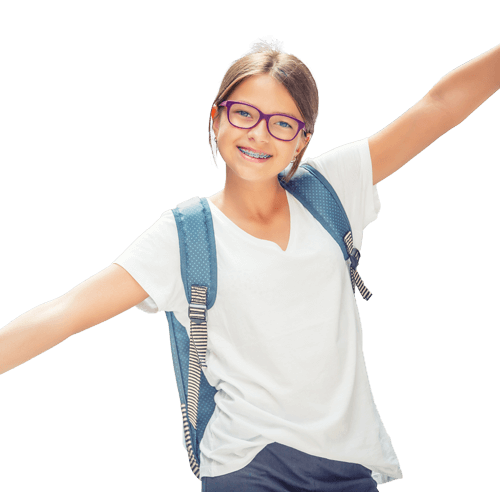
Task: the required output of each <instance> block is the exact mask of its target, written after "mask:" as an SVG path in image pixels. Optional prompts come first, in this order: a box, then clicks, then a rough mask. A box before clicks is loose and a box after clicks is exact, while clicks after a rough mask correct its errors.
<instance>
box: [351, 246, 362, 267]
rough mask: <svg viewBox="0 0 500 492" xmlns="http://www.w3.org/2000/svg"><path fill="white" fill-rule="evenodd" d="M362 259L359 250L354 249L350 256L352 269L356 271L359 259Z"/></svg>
mask: <svg viewBox="0 0 500 492" xmlns="http://www.w3.org/2000/svg"><path fill="white" fill-rule="evenodd" d="M360 257H361V253H360V252H359V249H356V248H352V251H351V253H350V255H349V258H350V260H351V267H352V268H354V270H356V268H357V266H358V264H359V259H360Z"/></svg>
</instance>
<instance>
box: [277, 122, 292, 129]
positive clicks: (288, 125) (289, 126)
mask: <svg viewBox="0 0 500 492" xmlns="http://www.w3.org/2000/svg"><path fill="white" fill-rule="evenodd" d="M281 123H284V124H285V125H286V126H281ZM278 124H279V125H280V126H281V128H287V127H288V128H292V126H291V125H290V124H288V123H287V122H286V121H278Z"/></svg>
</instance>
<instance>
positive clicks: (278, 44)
mask: <svg viewBox="0 0 500 492" xmlns="http://www.w3.org/2000/svg"><path fill="white" fill-rule="evenodd" d="M270 50H271V51H277V52H278V53H285V43H283V42H282V41H279V40H278V39H275V38H273V37H272V36H271V35H269V36H266V37H264V38H257V39H256V40H255V41H252V42H251V43H250V49H249V50H248V51H247V52H246V53H244V55H243V56H245V55H250V54H251V53H261V52H263V51H270Z"/></svg>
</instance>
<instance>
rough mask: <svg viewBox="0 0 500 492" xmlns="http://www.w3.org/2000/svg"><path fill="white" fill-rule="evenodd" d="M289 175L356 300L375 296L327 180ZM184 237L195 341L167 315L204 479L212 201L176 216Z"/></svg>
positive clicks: (213, 263) (187, 433)
mask: <svg viewBox="0 0 500 492" xmlns="http://www.w3.org/2000/svg"><path fill="white" fill-rule="evenodd" d="M284 173H285V172H284V171H282V172H281V173H280V174H279V175H278V180H279V183H280V185H281V186H282V187H283V188H284V189H285V190H287V191H288V192H289V193H291V194H292V195H293V196H294V197H295V198H297V199H298V200H299V201H300V202H301V203H302V204H303V205H304V207H305V208H307V210H309V212H311V214H312V215H313V216H314V217H315V218H316V219H317V220H319V222H320V223H321V225H322V226H323V227H324V228H325V229H326V230H327V231H328V233H329V234H330V235H331V236H332V237H333V238H334V239H335V241H337V243H338V245H339V246H340V249H341V250H342V252H343V254H344V259H345V260H347V259H349V260H350V265H349V269H350V274H351V284H352V290H353V294H355V292H356V291H355V286H357V287H358V290H359V291H360V293H361V295H362V297H363V299H366V300H368V299H370V297H371V296H372V294H371V293H370V292H369V291H368V289H367V288H366V287H365V286H364V284H363V281H362V280H361V278H360V276H359V274H358V272H357V271H356V267H357V266H358V263H359V259H360V256H361V253H360V252H359V250H357V249H356V248H354V247H353V240H352V232H351V225H350V224H349V220H348V218H347V215H346V213H345V211H344V207H343V206H342V203H341V202H340V200H339V198H338V196H337V194H336V193H335V190H334V189H333V188H332V186H331V185H330V183H329V182H328V181H327V180H326V179H325V177H324V176H323V175H322V174H321V173H320V172H319V171H317V170H316V169H314V168H313V167H311V166H310V165H308V164H302V165H301V166H299V168H298V169H297V171H296V173H295V174H294V176H293V177H292V179H290V181H289V182H288V183H285V181H284ZM172 212H173V214H174V217H175V221H176V225H177V231H178V235H179V248H180V257H181V274H182V281H183V283H184V290H185V292H186V298H187V301H188V303H189V319H190V335H188V332H187V330H186V328H185V327H184V326H182V325H181V323H180V322H179V321H178V320H177V319H176V317H175V316H174V313H173V312H168V311H166V315H167V320H168V324H169V329H170V344H171V348H172V358H173V362H174V371H175V378H176V380H177V389H178V390H179V397H180V400H181V411H182V420H183V427H184V439H185V444H186V450H187V452H188V458H189V464H190V466H191V470H192V471H193V473H194V474H195V475H196V477H197V478H199V479H200V480H201V477H200V442H201V440H202V438H203V434H204V432H205V428H206V427H207V424H208V421H209V420H210V417H211V416H212V414H213V413H214V410H215V401H214V396H215V394H216V393H217V390H216V389H215V388H214V387H213V386H211V385H210V384H209V383H208V381H207V379H206V377H205V375H204V374H203V371H202V369H201V368H202V367H207V364H206V359H205V358H206V351H207V312H208V310H209V309H210V308H211V307H212V306H213V305H214V303H215V298H216V296H217V255H216V251H215V237H214V229H213V222H212V215H211V213H210V206H209V204H208V202H207V199H206V198H199V197H194V198H191V199H190V200H187V201H185V202H182V203H181V204H179V205H178V206H177V208H175V209H173V210H172Z"/></svg>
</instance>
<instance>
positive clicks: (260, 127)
mask: <svg viewBox="0 0 500 492" xmlns="http://www.w3.org/2000/svg"><path fill="white" fill-rule="evenodd" d="M248 137H249V138H254V139H255V140H259V141H261V142H267V141H268V140H269V139H270V138H271V135H269V132H268V131H267V122H266V120H265V119H264V118H263V119H262V120H260V121H259V123H258V124H257V125H256V126H254V127H253V128H250V130H248Z"/></svg>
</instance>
